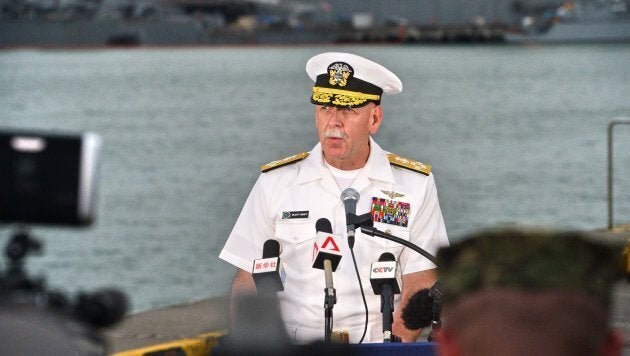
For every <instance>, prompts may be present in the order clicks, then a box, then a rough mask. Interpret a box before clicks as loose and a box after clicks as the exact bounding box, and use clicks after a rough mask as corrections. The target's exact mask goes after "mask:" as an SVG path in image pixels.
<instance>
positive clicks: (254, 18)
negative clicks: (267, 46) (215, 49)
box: [0, 0, 334, 48]
mask: <svg viewBox="0 0 630 356" xmlns="http://www.w3.org/2000/svg"><path fill="white" fill-rule="evenodd" d="M278 4H279V2H278V1H276V2H274V1H264V0H257V1H254V0H236V1H234V0H232V1H227V0H216V1H183V0H0V48H7V47H30V46H34V47H82V46H108V45H114V46H116V45H119V46H124V45H149V46H151V45H156V46H159V45H196V44H244V43H245V44H247V43H271V44H273V43H287V42H288V43H291V42H298V43H308V42H330V41H331V40H334V38H333V37H332V34H333V32H331V31H325V28H324V26H319V27H318V26H313V25H312V23H305V22H304V21H303V20H302V18H300V16H307V17H309V18H312V16H310V14H317V13H318V11H317V10H318V9H315V8H312V9H311V8H303V9H295V8H293V7H292V6H291V3H288V4H287V5H286V6H280V5H278ZM261 14H262V15H261ZM314 20H316V21H318V22H317V23H318V24H325V19H314ZM329 28H330V27H329Z"/></svg>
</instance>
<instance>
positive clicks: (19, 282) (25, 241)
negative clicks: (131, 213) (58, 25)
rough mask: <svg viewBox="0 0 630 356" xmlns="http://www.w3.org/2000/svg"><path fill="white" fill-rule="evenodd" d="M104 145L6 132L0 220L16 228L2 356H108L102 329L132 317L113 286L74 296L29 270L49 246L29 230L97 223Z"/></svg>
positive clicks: (2, 276) (5, 287)
mask: <svg viewBox="0 0 630 356" xmlns="http://www.w3.org/2000/svg"><path fill="white" fill-rule="evenodd" d="M100 147H101V139H100V137H99V136H98V135H96V134H94V133H80V134H68V133H53V132H42V131H39V132H38V131H24V130H21V131H18V130H1V129H0V223H6V224H15V225H16V226H17V228H16V231H15V232H14V233H13V236H12V237H11V238H10V240H9V241H8V242H7V244H6V248H5V251H4V252H5V257H6V262H7V263H6V268H4V269H0V354H11V355H40V354H42V355H43V354H55V355H57V354H58V355H71V354H72V355H107V354H108V350H107V343H106V341H105V340H104V338H103V337H102V336H101V334H100V330H101V329H102V328H105V327H109V326H113V325H114V324H116V323H118V322H119V321H120V320H122V318H123V317H124V316H125V314H126V312H127V307H128V302H127V298H126V296H125V294H123V293H122V292H120V291H118V290H116V289H110V288H107V289H100V290H98V291H94V292H90V293H79V294H78V295H77V296H75V297H74V298H70V297H68V296H66V295H65V294H63V293H61V292H56V291H52V290H49V289H48V288H47V286H46V285H45V281H44V279H43V278H33V277H31V276H29V275H28V274H27V272H26V270H25V268H24V265H25V260H26V257H28V255H30V254H32V253H35V252H39V251H40V250H41V249H42V245H41V243H40V242H39V241H38V240H37V239H35V238H34V237H33V236H32V235H31V234H30V232H29V229H28V227H30V226H31V225H44V226H46V225H54V226H66V227H86V226H89V225H91V224H92V222H93V221H94V219H95V216H96V188H97V178H98V174H97V173H98V161H99V153H100Z"/></svg>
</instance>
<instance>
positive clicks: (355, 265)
mask: <svg viewBox="0 0 630 356" xmlns="http://www.w3.org/2000/svg"><path fill="white" fill-rule="evenodd" d="M350 255H352V263H353V264H354V271H355V272H356V273H357V280H358V281H359V289H360V290H361V298H363V306H364V307H365V325H364V326H363V335H362V336H361V340H359V344H361V343H363V339H365V334H366V333H367V326H368V319H369V314H368V305H367V301H366V300H365V292H364V291H363V283H361V275H360V274H359V267H357V260H356V258H355V257H354V249H352V248H350Z"/></svg>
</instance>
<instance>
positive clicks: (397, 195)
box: [381, 190, 405, 200]
mask: <svg viewBox="0 0 630 356" xmlns="http://www.w3.org/2000/svg"><path fill="white" fill-rule="evenodd" d="M381 192H383V194H385V195H387V196H388V197H389V198H390V199H392V200H394V199H396V198H400V197H404V196H405V195H404V194H400V193H396V192H394V191H388V190H381Z"/></svg>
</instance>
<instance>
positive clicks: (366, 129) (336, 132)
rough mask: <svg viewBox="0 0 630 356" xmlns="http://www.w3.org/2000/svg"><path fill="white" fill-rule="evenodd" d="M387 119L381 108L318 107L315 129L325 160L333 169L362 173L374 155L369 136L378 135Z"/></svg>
mask: <svg viewBox="0 0 630 356" xmlns="http://www.w3.org/2000/svg"><path fill="white" fill-rule="evenodd" d="M382 118H383V111H382V109H381V107H380V105H375V104H374V103H369V104H368V105H366V106H362V107H359V108H352V109H348V108H336V107H333V106H322V105H315V125H316V127H317V133H318V135H319V141H320V142H321V145H322V149H323V151H324V158H325V159H326V162H328V163H329V164H330V165H332V166H333V167H336V168H339V169H343V170H354V169H359V168H361V167H363V166H364V165H365V162H366V161H367V158H368V156H369V154H370V146H369V136H370V134H375V133H376V131H378V128H379V126H380V125H381V121H382Z"/></svg>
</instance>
